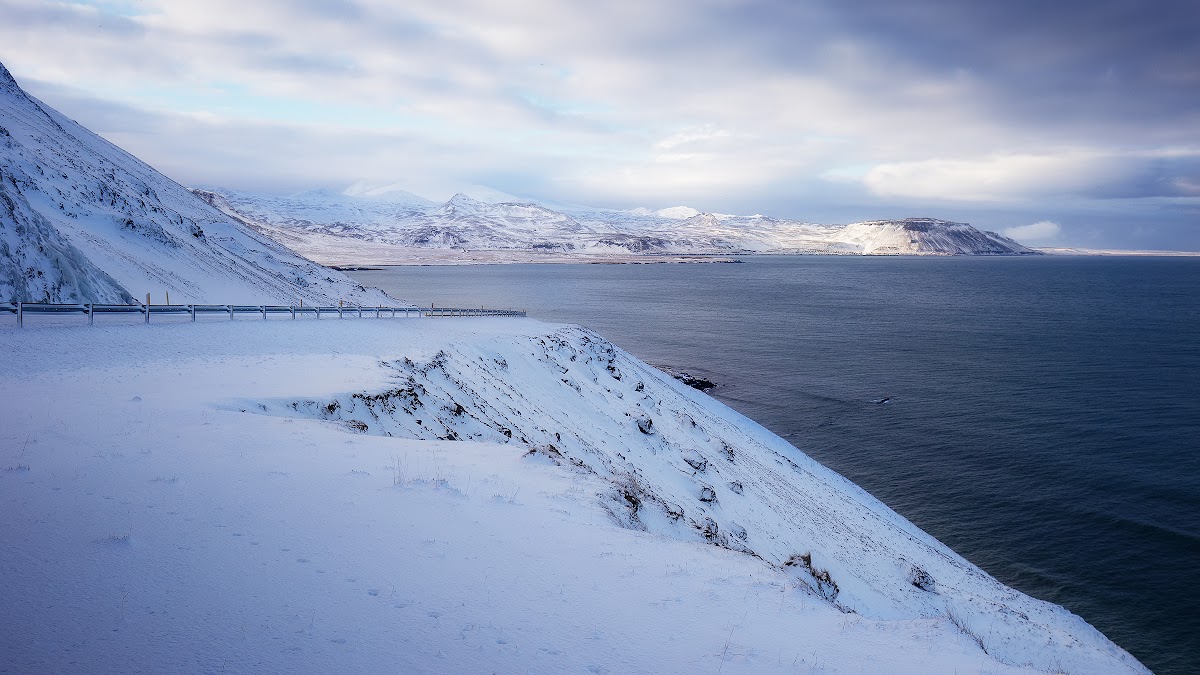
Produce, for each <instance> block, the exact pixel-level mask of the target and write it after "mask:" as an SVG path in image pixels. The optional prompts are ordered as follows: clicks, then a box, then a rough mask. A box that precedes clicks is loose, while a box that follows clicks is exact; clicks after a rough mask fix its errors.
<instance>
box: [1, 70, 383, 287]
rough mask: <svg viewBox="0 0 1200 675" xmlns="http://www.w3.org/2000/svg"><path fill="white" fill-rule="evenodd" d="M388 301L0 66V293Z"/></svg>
mask: <svg viewBox="0 0 1200 675" xmlns="http://www.w3.org/2000/svg"><path fill="white" fill-rule="evenodd" d="M164 291H168V292H170V293H171V294H172V300H173V301H176V302H235V303H237V302H241V303H258V302H269V303H286V304H291V303H294V302H296V301H298V300H300V299H304V300H306V301H308V302H310V303H311V302H320V303H325V304H328V303H330V302H334V301H337V300H339V299H345V300H348V301H351V302H357V303H361V304H380V303H383V302H389V304H394V301H391V300H390V299H388V298H387V296H385V295H384V294H382V293H381V292H379V291H374V290H372V291H368V290H366V289H364V288H363V287H361V286H359V285H358V284H356V283H355V282H354V281H352V280H350V279H349V278H348V277H346V276H344V275H342V274H340V273H338V272H336V271H333V270H329V269H326V268H323V267H321V266H319V265H317V264H315V263H313V262H312V261H310V260H306V259H304V258H301V257H300V256H298V255H296V254H295V253H293V252H292V251H290V250H288V249H286V248H284V247H283V246H281V245H280V244H278V243H276V242H274V241H272V240H271V239H269V238H267V237H263V236H262V235H260V234H258V233H255V232H253V231H251V230H249V229H248V228H246V227H245V226H243V225H242V224H240V223H238V222H236V221H234V220H233V219H231V218H229V217H227V216H225V215H224V214H222V213H221V212H220V211H218V210H216V209H214V208H212V207H211V206H209V205H208V204H206V203H204V202H203V201H202V200H200V199H198V198H196V197H195V196H194V195H192V194H191V193H189V192H188V191H187V190H185V189H184V188H183V187H181V186H180V185H178V184H176V183H175V182H173V181H171V180H170V179H169V178H167V177H165V176H163V175H162V174H160V173H158V172H157V171H155V170H154V169H152V168H151V167H149V166H147V165H146V164H144V163H142V162H141V161H139V160H138V159H137V158H135V157H133V156H132V155H130V154H128V153H126V152H124V151H123V150H121V149H120V148H117V147H116V146H114V145H112V144H111V143H108V142H107V141H105V140H104V139H102V138H100V137H99V136H96V135H95V134H93V133H92V132H90V131H88V130H87V129H84V128H83V127H81V126H80V125H78V124H76V123H75V122H72V121H71V120H69V119H67V118H66V117H64V116H63V115H62V114H60V113H59V112H57V111H56V110H54V109H53V108H50V107H49V106H46V105H45V104H43V103H41V102H39V101H37V100H36V99H34V98H32V97H31V96H29V95H28V94H26V93H25V92H24V91H23V90H22V89H21V88H20V86H18V84H17V82H16V81H15V80H14V79H13V78H12V76H11V75H10V74H9V72H8V70H6V69H5V68H4V66H3V65H2V64H0V301H14V300H24V301H49V302H89V301H91V302H110V303H128V302H131V301H132V300H133V298H134V297H135V296H136V297H142V296H143V295H144V294H145V293H147V292H149V293H152V297H153V298H154V299H155V301H156V302H162V301H163V299H164V297H163V295H162V293H163V292H164Z"/></svg>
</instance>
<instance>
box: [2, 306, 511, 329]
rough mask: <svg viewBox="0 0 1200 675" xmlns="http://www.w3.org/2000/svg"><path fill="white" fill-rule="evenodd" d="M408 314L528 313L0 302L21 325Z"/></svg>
mask: <svg viewBox="0 0 1200 675" xmlns="http://www.w3.org/2000/svg"><path fill="white" fill-rule="evenodd" d="M400 312H403V314H404V316H406V317H407V316H410V315H411V314H416V315H417V316H418V317H475V316H522V317H523V316H526V313H525V310H519V309H483V308H480V309H474V308H468V307H362V306H359V305H352V306H351V305H346V306H338V307H311V306H305V305H300V306H291V305H100V304H94V303H90V302H88V303H83V304H76V305H63V304H51V303H45V302H7V303H0V313H8V314H16V315H17V325H18V326H24V325H25V315H26V314H83V315H86V316H87V318H88V324H89V325H91V324H94V323H95V322H96V315H97V314H141V315H143V316H144V317H145V322H146V323H150V316H151V315H153V314H187V315H189V316H191V318H192V321H195V320H196V315H198V314H228V315H229V318H230V320H232V319H233V318H234V316H236V315H238V314H260V315H262V318H263V319H264V320H265V319H266V318H267V315H268V314H289V315H290V316H291V318H293V319H295V318H296V317H297V315H299V316H304V315H306V314H308V315H312V316H315V317H316V318H318V319H320V318H321V315H322V314H325V315H326V316H329V315H333V314H336V315H337V317H338V318H339V319H344V318H346V317H347V316H351V317H354V318H358V319H361V318H363V316H364V315H366V316H368V317H369V316H371V315H372V314H374V315H375V318H377V319H381V318H384V317H385V316H387V317H389V318H395V317H396V315H397V313H400Z"/></svg>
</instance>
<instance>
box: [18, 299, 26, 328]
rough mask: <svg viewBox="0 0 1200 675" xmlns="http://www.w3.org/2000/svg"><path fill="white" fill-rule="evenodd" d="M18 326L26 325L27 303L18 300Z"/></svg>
mask: <svg viewBox="0 0 1200 675" xmlns="http://www.w3.org/2000/svg"><path fill="white" fill-rule="evenodd" d="M17 326H19V327H21V328H24V327H25V303H23V302H21V301H20V300H18V301H17Z"/></svg>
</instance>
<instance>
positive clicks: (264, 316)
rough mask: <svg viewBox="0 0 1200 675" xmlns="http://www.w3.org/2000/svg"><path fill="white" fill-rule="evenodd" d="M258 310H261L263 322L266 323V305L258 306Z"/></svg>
mask: <svg viewBox="0 0 1200 675" xmlns="http://www.w3.org/2000/svg"><path fill="white" fill-rule="evenodd" d="M258 308H259V309H260V310H262V315H263V321H266V320H267V306H266V305H259V306H258Z"/></svg>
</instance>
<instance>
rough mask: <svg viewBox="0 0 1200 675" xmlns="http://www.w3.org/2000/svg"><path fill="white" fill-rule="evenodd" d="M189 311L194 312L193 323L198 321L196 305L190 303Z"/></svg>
mask: <svg viewBox="0 0 1200 675" xmlns="http://www.w3.org/2000/svg"><path fill="white" fill-rule="evenodd" d="M188 311H190V312H191V313H192V323H196V306H195V305H188Z"/></svg>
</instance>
